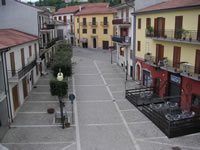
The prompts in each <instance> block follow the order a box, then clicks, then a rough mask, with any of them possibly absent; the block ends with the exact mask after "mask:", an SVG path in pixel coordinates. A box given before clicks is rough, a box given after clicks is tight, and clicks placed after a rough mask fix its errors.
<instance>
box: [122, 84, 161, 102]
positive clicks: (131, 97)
mask: <svg viewBox="0 0 200 150" xmlns="http://www.w3.org/2000/svg"><path fill="white" fill-rule="evenodd" d="M153 91H154V87H143V88H135V89H128V90H126V98H127V99H128V101H130V102H131V103H132V104H133V105H135V106H143V105H149V104H151V103H160V102H163V101H162V100H161V99H156V98H159V96H158V95H157V94H155V93H154V92H153Z"/></svg>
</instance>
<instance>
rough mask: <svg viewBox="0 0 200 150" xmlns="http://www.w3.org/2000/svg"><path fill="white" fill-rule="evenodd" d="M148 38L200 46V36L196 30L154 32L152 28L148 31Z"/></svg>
mask: <svg viewBox="0 0 200 150" xmlns="http://www.w3.org/2000/svg"><path fill="white" fill-rule="evenodd" d="M146 37H147V38H151V39H153V40H161V41H169V42H181V43H186V44H196V45H200V34H199V33H198V32H197V31H195V30H184V29H181V30H178V31H175V30H161V31H159V30H158V31H154V29H153V28H152V27H149V28H148V29H146Z"/></svg>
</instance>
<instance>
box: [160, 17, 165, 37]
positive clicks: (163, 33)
mask: <svg viewBox="0 0 200 150" xmlns="http://www.w3.org/2000/svg"><path fill="white" fill-rule="evenodd" d="M161 20H162V21H161V22H162V26H161V37H164V35H165V18H162V19H161Z"/></svg>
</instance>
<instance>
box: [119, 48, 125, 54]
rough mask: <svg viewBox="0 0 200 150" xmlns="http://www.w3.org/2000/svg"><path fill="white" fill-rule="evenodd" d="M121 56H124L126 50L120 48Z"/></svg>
mask: <svg viewBox="0 0 200 150" xmlns="http://www.w3.org/2000/svg"><path fill="white" fill-rule="evenodd" d="M120 56H124V50H123V49H122V47H120Z"/></svg>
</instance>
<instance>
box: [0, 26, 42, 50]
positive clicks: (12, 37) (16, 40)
mask: <svg viewBox="0 0 200 150" xmlns="http://www.w3.org/2000/svg"><path fill="white" fill-rule="evenodd" d="M37 39H38V37H37V36H34V35H30V34H27V33H24V32H21V31H17V30H14V29H0V49H6V48H10V47H14V46H17V45H21V44H24V43H27V42H31V41H35V40H37Z"/></svg>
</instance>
